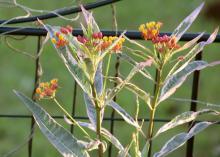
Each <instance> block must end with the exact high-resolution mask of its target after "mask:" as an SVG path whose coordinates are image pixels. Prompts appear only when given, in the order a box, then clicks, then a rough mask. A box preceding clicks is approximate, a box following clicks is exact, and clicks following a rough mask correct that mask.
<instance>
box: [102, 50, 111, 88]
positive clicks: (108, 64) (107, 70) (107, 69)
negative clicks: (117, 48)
mask: <svg viewBox="0 0 220 157" xmlns="http://www.w3.org/2000/svg"><path fill="white" fill-rule="evenodd" d="M111 56H112V55H111V54H110V55H109V57H108V63H107V67H106V73H105V76H108V72H109V67H110V62H111ZM106 83H107V77H105V80H104V86H103V91H105V87H106Z"/></svg>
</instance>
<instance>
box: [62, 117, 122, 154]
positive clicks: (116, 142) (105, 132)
mask: <svg viewBox="0 0 220 157" xmlns="http://www.w3.org/2000/svg"><path fill="white" fill-rule="evenodd" d="M65 121H66V122H67V123H68V124H72V122H71V121H69V120H68V119H67V118H66V117H65ZM78 123H79V125H80V126H82V127H86V128H88V129H90V130H92V131H94V132H96V127H94V125H92V124H90V123H86V122H79V121H78ZM101 134H102V135H103V136H104V137H105V139H107V140H108V141H109V142H111V143H112V144H113V145H114V146H115V147H116V148H117V149H118V150H120V151H124V150H125V148H124V147H123V146H122V144H121V143H120V142H119V140H118V139H117V138H116V137H115V136H113V135H112V134H111V133H110V132H109V131H108V130H107V129H105V128H102V129H101Z"/></svg>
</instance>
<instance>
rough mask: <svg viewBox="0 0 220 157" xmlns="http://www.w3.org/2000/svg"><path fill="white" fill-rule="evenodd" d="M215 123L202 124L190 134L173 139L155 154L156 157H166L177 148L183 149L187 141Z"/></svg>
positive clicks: (183, 134)
mask: <svg viewBox="0 0 220 157" xmlns="http://www.w3.org/2000/svg"><path fill="white" fill-rule="evenodd" d="M212 124H213V123H211V122H200V123H197V124H196V125H194V126H193V127H192V128H191V129H190V131H189V132H188V133H180V134H178V135H175V136H174V137H172V138H171V139H170V140H169V141H168V142H167V143H166V144H165V145H164V146H163V147H162V149H161V150H160V151H159V152H158V153H156V154H154V157H165V156H167V155H168V154H170V153H171V152H173V151H174V150H176V149H177V148H179V147H181V146H182V145H183V144H184V143H185V142H186V141H187V140H189V139H190V138H191V137H193V136H195V135H197V134H198V133H200V132H201V131H203V130H204V129H206V128H207V127H209V126H210V125H212Z"/></svg>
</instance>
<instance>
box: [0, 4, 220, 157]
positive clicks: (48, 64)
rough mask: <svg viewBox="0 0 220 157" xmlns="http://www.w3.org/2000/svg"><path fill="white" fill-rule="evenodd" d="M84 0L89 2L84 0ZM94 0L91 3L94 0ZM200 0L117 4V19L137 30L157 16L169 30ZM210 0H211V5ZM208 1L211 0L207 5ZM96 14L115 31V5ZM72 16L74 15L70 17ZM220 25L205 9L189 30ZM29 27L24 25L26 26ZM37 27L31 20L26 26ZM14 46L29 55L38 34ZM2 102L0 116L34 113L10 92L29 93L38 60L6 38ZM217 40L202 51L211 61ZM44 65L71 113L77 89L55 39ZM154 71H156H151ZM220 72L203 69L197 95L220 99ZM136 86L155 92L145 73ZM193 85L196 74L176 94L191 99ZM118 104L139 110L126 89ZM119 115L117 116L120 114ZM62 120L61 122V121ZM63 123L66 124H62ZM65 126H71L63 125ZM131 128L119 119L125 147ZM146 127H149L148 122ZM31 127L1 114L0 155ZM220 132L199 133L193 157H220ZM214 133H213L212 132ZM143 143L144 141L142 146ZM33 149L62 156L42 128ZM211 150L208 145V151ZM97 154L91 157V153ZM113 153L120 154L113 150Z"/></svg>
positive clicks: (23, 152)
mask: <svg viewBox="0 0 220 157" xmlns="http://www.w3.org/2000/svg"><path fill="white" fill-rule="evenodd" d="M19 2H20V3H22V4H24V5H27V6H28V7H31V8H36V9H47V10H52V9H56V8H60V7H64V6H69V5H71V4H73V2H72V1H71V0H68V1H58V0H56V1H52V0H48V1H42V2H40V3H39V1H36V2H34V1H28V0H20V1H19ZM84 2H85V1H84ZM90 2H91V1H90ZM200 2H201V1H191V0H185V1H176V0H169V1H162V0H149V1H148V2H146V1H145V0H139V1H132V0H123V1H122V2H119V3H117V4H116V6H117V19H118V27H119V29H121V30H123V29H127V30H128V29H131V30H137V28H138V26H139V25H140V24H141V23H145V22H147V21H151V20H155V21H162V22H163V23H164V27H163V29H162V31H164V32H171V31H172V30H173V29H174V28H175V27H176V26H177V25H178V23H179V22H180V21H181V20H182V19H183V18H184V17H185V16H187V15H188V14H189V13H190V12H191V11H192V10H193V9H194V8H196V6H198V5H199V4H200ZM211 2H212V1H209V3H211ZM206 5H208V3H207V4H206ZM18 13H22V12H21V11H19V10H16V9H14V10H13V11H9V10H8V9H1V10H0V18H1V19H5V18H9V17H14V16H16V15H17V14H18ZM94 16H95V18H96V19H97V22H98V24H99V25H100V28H102V29H111V28H112V14H111V7H110V6H105V7H102V8H99V9H95V10H94ZM68 17H70V16H68ZM45 22H46V23H50V24H54V25H66V24H68V22H66V21H64V20H60V19H53V20H48V21H45ZM218 24H219V23H217V22H213V21H210V20H207V19H205V18H204V17H203V13H202V14H200V16H199V17H198V19H197V20H196V22H195V23H194V24H193V26H192V27H191V29H190V30H189V32H202V31H204V30H205V31H206V32H208V33H210V32H211V31H213V30H214V28H215V26H217V25H218ZM22 25H26V24H22ZM28 25H30V26H33V24H32V23H30V24H28ZM72 25H73V26H74V27H77V26H78V24H77V22H74V23H73V24H72ZM10 41H11V43H13V45H15V46H16V47H18V48H20V49H22V50H25V51H28V52H30V53H31V54H35V53H36V49H37V48H36V47H37V46H36V45H37V38H36V37H27V39H25V40H24V41H14V40H10ZM0 49H1V51H0V56H1V57H0V63H1V64H0V65H1V66H0V74H1V75H0V76H1V77H0V87H1V88H0V98H1V99H0V105H1V110H0V114H30V113H29V112H28V111H27V109H26V108H25V107H24V106H23V105H22V104H21V103H20V102H19V100H18V99H17V98H16V96H15V95H14V94H13V92H12V90H13V89H17V90H19V91H22V92H24V93H26V94H27V95H29V96H30V95H31V92H32V90H33V84H34V82H33V81H34V61H33V60H31V59H29V58H27V57H26V56H23V55H21V54H18V53H15V52H14V51H13V50H11V49H9V48H8V47H7V46H6V45H5V44H4V42H2V43H1V45H0ZM218 53H219V44H213V45H211V46H208V47H207V48H205V50H204V58H205V60H208V61H213V60H219V59H220V55H219V54H218ZM41 63H42V67H43V72H44V73H43V76H42V80H44V81H47V80H49V79H51V78H58V79H59V81H60V86H61V89H59V93H58V95H57V96H58V99H59V100H60V101H61V102H62V103H63V104H65V108H66V109H68V110H69V111H71V104H72V95H73V94H72V93H73V84H74V82H73V81H72V78H71V76H70V75H69V73H68V71H67V70H66V68H65V67H64V65H63V63H62V61H61V60H60V59H59V57H58V56H57V54H56V53H55V50H54V49H53V48H52V47H51V43H48V44H47V45H46V47H45V49H44V52H43V54H42V57H41ZM111 67H112V68H111V69H110V73H111V74H112V75H114V65H113V63H112V65H111ZM120 71H121V72H122V73H126V72H128V65H127V64H125V63H122V64H121V67H120ZM150 71H151V72H152V74H153V73H154V69H150ZM219 73H220V69H219V67H214V68H210V69H207V70H204V71H203V72H202V73H201V81H200V91H199V99H201V100H204V101H209V102H212V103H218V102H219V92H220V89H219V87H218V86H217V85H218V82H219V78H218V76H219V75H218V74H219ZM133 81H134V82H135V83H136V84H138V85H139V86H141V87H143V88H144V89H146V90H147V91H152V87H153V86H152V84H151V83H150V81H148V82H146V80H144V79H143V78H142V77H139V76H138V77H136V78H134V80H133ZM191 83H192V77H190V79H188V81H186V83H184V85H183V86H182V87H181V88H180V89H179V90H178V91H177V93H176V94H175V95H174V96H175V97H183V98H190V95H191ZM80 91H81V90H80V89H78V94H77V103H76V106H77V110H76V115H78V116H85V115H86V112H85V105H84V103H83V101H82V94H81V92H80ZM118 103H119V104H120V105H121V106H123V107H124V108H125V109H126V110H127V111H128V112H129V113H130V114H132V115H134V110H135V99H134V96H133V95H132V94H131V93H129V92H127V91H122V92H121V93H120V94H119V96H118ZM41 104H42V106H43V107H44V108H46V110H47V111H48V112H49V113H51V114H61V113H60V112H59V111H57V108H55V107H54V104H52V103H51V102H48V101H43V102H41ZM189 107H190V106H189V104H187V103H179V102H173V101H167V102H166V103H163V104H162V105H161V107H160V108H159V111H158V112H157V116H156V117H157V118H172V117H174V116H175V115H177V114H179V113H181V112H183V111H187V110H189ZM110 111H111V110H109V108H107V109H106V116H109V115H110ZM140 111H141V112H140V117H148V109H147V108H146V106H145V105H144V104H143V102H141V106H140ZM116 116H118V115H116ZM59 122H62V123H63V121H62V120H59ZM63 124H64V123H63ZM103 125H104V127H106V128H109V123H108V122H104V124H103ZM161 125H162V123H158V124H157V125H156V128H159V126H161ZM65 126H66V127H67V128H68V127H69V126H67V125H65ZM132 130H133V128H132V127H130V128H129V129H128V125H127V124H126V123H124V122H116V123H115V136H116V137H118V138H119V139H120V140H121V142H122V144H123V145H127V144H128V143H129V142H130V141H129V138H128V137H131V132H132ZM144 130H146V126H144ZM29 131H30V120H25V119H10V118H1V119H0V156H1V155H4V154H6V153H7V152H9V151H10V150H12V149H13V148H14V147H16V146H17V145H19V144H21V143H23V142H24V141H25V138H27V136H28V134H29ZM180 131H187V129H186V126H182V127H179V128H177V129H174V130H171V131H169V132H167V133H166V134H164V135H163V136H160V137H159V138H158V139H157V140H156V141H155V142H154V151H158V150H159V149H160V148H161V146H162V145H163V144H164V143H165V141H166V140H168V139H169V138H170V137H171V136H172V135H175V134H177V132H180ZM219 131H220V127H219V126H216V125H215V126H212V127H211V128H209V129H207V130H206V131H205V132H203V133H201V134H199V135H198V136H197V138H196V140H195V144H196V145H195V156H199V157H205V156H213V157H214V156H215V157H217V156H219V155H220V153H219V151H218V149H219V147H220V145H219V142H218V141H219V135H218V132H219ZM75 135H76V136H77V137H80V135H81V134H80V133H79V130H78V129H76V130H75ZM210 135H212V136H210ZM141 145H143V143H142V144H141ZM33 146H34V149H33V157H35V156H42V157H46V156H54V157H55V156H60V155H59V154H58V152H57V151H56V150H55V149H54V148H53V147H52V145H50V144H49V142H48V141H47V140H46V139H45V137H44V136H43V135H42V134H41V133H40V131H39V129H38V128H37V129H36V134H35V135H34V144H33ZM207 148H209V149H207ZM184 151H185V146H184V147H182V148H181V149H179V150H178V151H175V152H174V153H172V154H171V155H170V156H171V157H175V156H180V155H181V156H184V155H182V154H184ZM12 156H16V157H23V156H27V146H24V147H22V148H21V149H20V150H19V151H18V152H16V153H15V154H14V155H12ZM92 156H93V155H92ZM113 156H116V152H115V149H114V154H113Z"/></svg>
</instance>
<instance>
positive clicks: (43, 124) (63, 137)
mask: <svg viewBox="0 0 220 157" xmlns="http://www.w3.org/2000/svg"><path fill="white" fill-rule="evenodd" d="M15 94H16V95H17V96H18V97H19V99H20V100H21V101H22V102H23V103H24V105H25V106H26V107H27V108H28V109H29V110H30V111H31V112H32V114H33V116H34V118H35V120H36V122H37V124H38V126H39V128H40V130H41V131H42V133H43V134H44V135H45V136H46V137H47V139H48V140H49V141H50V143H51V144H52V145H53V146H54V147H55V148H56V149H57V150H58V151H59V152H60V153H61V154H62V155H63V156H69V157H89V155H88V153H87V151H86V150H85V145H83V144H82V143H81V142H80V141H79V140H77V139H76V138H75V137H74V136H73V135H72V134H71V133H70V132H69V131H67V130H66V129H65V128H63V127H62V126H61V125H60V124H59V123H57V122H56V121H55V120H54V119H53V118H52V117H51V116H50V115H49V114H48V113H47V112H46V111H45V110H44V109H43V108H41V107H40V106H39V105H38V104H37V103H35V102H33V101H32V100H31V99H30V98H28V97H26V96H25V95H24V94H22V93H20V92H17V91H15Z"/></svg>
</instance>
